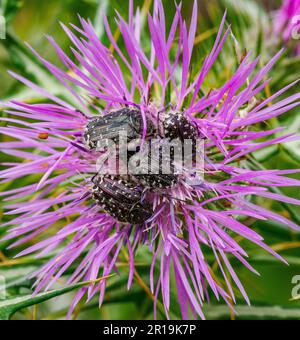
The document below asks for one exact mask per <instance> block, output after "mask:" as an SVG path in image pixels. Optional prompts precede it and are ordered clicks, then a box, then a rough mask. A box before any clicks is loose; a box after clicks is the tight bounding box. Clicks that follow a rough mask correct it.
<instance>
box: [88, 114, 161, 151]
mask: <svg viewBox="0 0 300 340" xmlns="http://www.w3.org/2000/svg"><path fill="white" fill-rule="evenodd" d="M143 128H144V122H143V118H142V113H141V111H140V110H138V109H136V108H127V107H126V108H123V109H121V110H118V111H114V112H110V113H108V114H107V115H105V116H102V117H97V118H93V119H92V120H91V121H90V122H89V123H88V124H87V126H86V129H85V132H84V136H83V137H84V142H85V145H86V146H87V147H88V148H89V149H90V150H95V149H96V148H97V147H98V146H99V143H101V142H102V141H106V140H112V141H113V142H114V143H118V142H119V137H120V133H122V132H125V133H126V134H127V142H130V141H132V140H135V139H138V138H141V136H142V133H143ZM154 131H155V129H154V125H153V124H152V122H151V121H150V120H149V119H147V135H152V134H154Z"/></svg>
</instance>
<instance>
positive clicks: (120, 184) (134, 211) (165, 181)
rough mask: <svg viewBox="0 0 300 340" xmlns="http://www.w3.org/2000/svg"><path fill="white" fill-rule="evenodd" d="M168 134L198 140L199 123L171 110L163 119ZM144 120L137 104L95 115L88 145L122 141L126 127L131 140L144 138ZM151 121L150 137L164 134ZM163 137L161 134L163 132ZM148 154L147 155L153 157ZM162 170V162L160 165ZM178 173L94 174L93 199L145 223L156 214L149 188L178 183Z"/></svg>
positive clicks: (124, 219) (109, 210) (126, 218)
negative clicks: (107, 141)
mask: <svg viewBox="0 0 300 340" xmlns="http://www.w3.org/2000/svg"><path fill="white" fill-rule="evenodd" d="M162 126H163V134H164V138H167V139H170V140H174V139H180V140H182V141H184V140H185V139H191V140H195V141H196V140H197V138H198V136H199V132H198V128H197V126H196V125H195V124H194V123H193V122H191V121H190V120H189V119H188V118H187V117H186V116H185V115H184V114H183V113H177V112H170V113H168V114H166V115H165V117H164V120H163V122H162ZM143 127H144V122H143V119H142V113H141V111H140V110H138V109H136V108H134V109H133V108H124V109H121V110H118V111H114V112H111V113H109V114H107V115H105V116H102V117H97V118H93V119H92V120H91V121H90V122H89V123H88V125H87V126H86V129H85V133H84V142H85V145H86V146H87V147H88V148H89V149H90V150H96V149H97V147H98V146H99V142H101V141H103V140H112V141H114V142H115V143H118V142H119V135H120V131H126V134H127V139H128V140H127V142H128V143H130V142H131V141H133V140H136V139H140V138H141V136H142V134H143ZM158 130H159V128H157V129H156V128H155V127H154V124H153V123H152V122H151V121H147V138H155V137H157V136H158V135H160V133H159V132H157V131H158ZM160 137H161V136H160ZM149 156H150V155H149V154H148V155H146V156H145V157H149ZM157 168H158V169H159V170H161V165H160V164H159V165H158V167H157ZM178 179H179V178H178V175H177V174H175V173H173V172H172V174H170V175H166V174H162V173H161V171H158V173H155V174H152V173H150V174H141V175H134V176H131V175H130V176H128V175H127V176H120V175H118V176H111V175H102V174H101V175H100V174H97V175H96V176H94V177H93V179H92V182H93V191H92V194H93V199H94V200H95V202H97V204H98V205H99V206H101V207H102V208H103V209H104V210H105V211H106V212H107V213H108V214H109V215H111V216H112V217H114V218H115V219H116V220H118V221H119V222H121V223H130V224H143V223H145V222H146V221H147V220H149V219H150V218H151V216H152V215H153V206H152V204H151V202H149V201H148V200H146V199H145V192H147V191H148V190H149V191H152V192H155V191H159V190H162V189H169V188H172V187H173V186H174V185H176V184H177V183H178Z"/></svg>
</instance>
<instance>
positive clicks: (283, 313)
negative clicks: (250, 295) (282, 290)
mask: <svg viewBox="0 0 300 340" xmlns="http://www.w3.org/2000/svg"><path fill="white" fill-rule="evenodd" d="M203 311H204V314H205V315H206V317H207V319H209V320H227V319H229V318H230V316H229V315H230V312H229V308H228V306H215V305H214V306H205V307H204V310H203ZM235 311H236V318H237V319H239V320H246V319H247V320H249V319H250V320H299V319H300V309H296V308H295V309H293V308H289V309H288V308H282V307H279V306H274V307H273V306H270V307H269V306H255V307H248V306H237V307H235Z"/></svg>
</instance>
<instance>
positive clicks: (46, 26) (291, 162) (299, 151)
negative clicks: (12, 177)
mask: <svg viewBox="0 0 300 340" xmlns="http://www.w3.org/2000/svg"><path fill="white" fill-rule="evenodd" d="M163 3H164V5H165V8H166V9H167V10H166V15H167V22H168V24H170V21H171V20H172V17H173V14H174V2H173V0H164V1H163ZM135 4H136V5H139V6H140V7H141V8H142V9H143V11H144V12H143V13H144V14H145V13H146V12H147V10H148V9H149V8H151V6H152V1H151V0H145V1H143V0H139V1H135ZM279 5H280V1H271V0H269V1H265V2H262V1H257V2H256V1H254V0H243V1H238V0H236V1H234V0H232V1H230V0H214V1H211V0H201V1H200V0H199V14H200V15H199V25H198V32H197V40H196V48H195V53H194V65H193V66H194V67H195V68H196V69H197V68H200V67H201V62H202V61H203V58H204V57H205V55H206V54H207V53H208V51H209V50H210V48H211V47H212V44H213V41H214V38H215V34H216V29H217V27H218V25H219V23H220V20H221V18H222V15H223V13H224V11H225V9H227V10H228V17H227V22H228V24H232V30H233V34H234V37H235V38H236V39H237V41H238V42H239V46H238V50H239V51H240V53H244V51H245V49H246V50H253V56H255V55H257V54H261V55H262V61H261V63H262V64H263V63H265V62H266V61H267V60H268V59H269V58H270V57H271V55H272V54H274V53H275V52H276V51H277V50H278V49H279V47H280V46H276V45H271V44H270V42H271V43H272V41H271V38H270V36H271V30H272V22H271V21H272V20H271V16H272V11H273V10H274V9H276V8H278V6H279ZM191 7H192V1H190V0H184V1H183V13H184V17H185V18H186V20H187V21H189V18H190V14H191ZM0 8H1V10H2V14H5V16H6V18H7V39H6V40H2V41H0V79H1V83H0V101H1V100H8V99H12V98H22V99H24V100H27V101H34V100H37V98H36V97H35V96H36V94H34V93H32V92H31V91H29V90H28V89H26V88H25V87H24V86H22V85H21V84H19V83H18V82H16V81H14V80H13V79H12V78H11V77H10V76H9V75H8V74H7V70H8V69H11V70H14V71H16V72H17V73H21V74H22V75H25V76H26V77H28V78H29V79H32V80H34V81H36V82H38V83H39V84H41V85H42V86H46V87H51V90H52V91H53V92H56V93H59V91H60V87H59V85H57V84H56V83H55V82H54V80H53V79H52V78H51V76H50V75H49V74H47V72H45V70H44V69H43V68H42V67H41V66H40V64H39V63H38V62H37V61H36V59H35V58H33V57H32V56H31V54H30V52H29V51H28V49H27V48H26V46H25V45H24V44H23V42H24V41H26V42H28V43H30V44H31V45H32V46H33V47H34V48H35V49H36V50H37V51H38V52H39V53H40V54H41V55H42V56H43V57H44V58H46V59H48V60H50V61H51V62H53V63H54V64H57V65H61V64H60V63H59V61H58V60H57V57H56V55H55V53H54V51H53V49H52V48H51V46H50V45H49V44H48V42H47V40H46V38H45V36H44V35H45V34H49V35H51V36H53V37H54V38H55V40H56V41H57V42H58V43H59V45H60V46H62V48H63V49H64V50H66V51H67V52H68V53H69V55H70V50H69V45H70V42H69V40H68V38H67V36H66V35H65V34H64V32H63V30H62V29H61V27H60V25H59V22H60V21H61V22H63V23H65V24H68V23H70V22H71V23H74V24H78V17H77V14H80V15H81V16H83V17H85V18H90V20H91V21H92V22H93V23H94V24H95V27H96V29H97V32H98V34H99V37H101V39H103V40H104V41H105V39H106V38H105V37H104V36H103V25H102V22H101V20H100V19H99V13H100V12H101V11H105V12H106V13H107V14H108V16H109V18H110V21H111V23H113V15H114V10H117V11H118V12H120V13H121V14H122V15H124V16H125V17H127V9H128V2H127V1H117V0H110V1H105V0H86V1H84V0H64V1H61V0H48V1H38V0H23V1H14V0H8V1H4V0H0ZM0 14H1V12H0ZM234 41H235V40H234V38H233V36H232V37H231V38H230V39H229V41H228V42H227V44H226V46H225V49H224V51H223V53H222V55H221V57H220V58H219V60H218V62H217V63H216V65H215V66H214V69H213V70H212V72H211V75H210V77H209V78H208V80H207V83H206V84H205V86H206V88H207V89H209V88H210V87H218V86H220V85H221V84H222V83H223V82H224V81H226V80H227V79H228V78H229V77H230V75H231V74H232V72H234V69H235V67H236V55H235V52H237V47H236V46H235V43H234ZM145 45H147V41H146V42H145ZM272 77H273V82H272V86H271V87H270V88H267V89H266V91H265V93H264V94H263V95H264V96H268V95H270V94H271V93H274V91H276V90H278V89H279V88H282V87H283V86H284V85H286V84H287V83H289V82H291V81H293V80H295V79H298V78H300V60H299V58H295V57H293V56H292V52H291V51H290V50H289V49H288V50H287V51H286V53H285V55H284V56H283V57H282V58H281V60H280V62H279V63H278V64H277V65H276V66H275V68H274V69H273V71H272ZM299 90H300V89H299V86H298V87H297V88H294V89H292V90H291V91H290V93H289V94H291V93H292V92H296V91H299ZM38 99H39V98H38ZM0 114H1V115H4V113H3V111H0ZM1 124H3V123H1ZM268 124H269V125H274V126H276V125H285V126H287V129H288V130H289V131H293V132H297V131H300V111H299V109H297V110H294V111H293V112H291V113H289V114H287V115H285V117H283V118H280V120H273V121H272V122H270V123H268ZM0 138H1V139H3V137H2V136H1V137H0ZM0 156H1V162H2V161H3V160H4V159H5V161H7V160H8V159H9V160H11V158H9V157H7V156H4V155H3V154H0ZM255 156H256V158H257V159H259V160H260V161H261V162H262V165H263V166H264V167H266V168H282V169H287V168H299V167H300V145H299V143H292V144H290V145H285V146H278V147H272V148H269V149H268V150H266V151H264V152H261V153H258V154H256V155H255ZM296 177H297V176H296ZM298 178H299V176H298ZM13 185H14V184H10V187H12V186H13ZM6 187H7V185H6ZM0 189H1V190H4V187H0ZM283 191H284V192H285V193H286V194H287V195H289V196H291V197H295V198H300V194H299V188H290V189H286V190H283ZM260 203H261V204H264V205H269V206H270V208H273V209H276V211H278V212H280V213H281V214H283V215H284V216H287V217H289V218H292V219H293V220H295V221H296V222H298V223H299V224H300V210H299V209H298V208H295V207H291V206H286V205H281V204H280V203H277V204H271V202H265V201H264V202H260ZM6 220H7V218H6V217H5V216H3V204H1V205H0V221H2V222H3V221H6ZM252 225H253V228H256V229H257V230H258V231H259V233H261V234H262V235H263V236H264V237H265V239H266V242H267V243H268V244H269V245H271V246H272V247H273V248H274V249H275V250H277V251H278V252H279V253H280V254H281V255H283V256H284V257H285V258H286V259H287V260H288V261H289V263H290V266H289V267H287V266H284V265H283V264H281V263H279V262H278V261H277V260H275V259H274V258H272V257H271V256H270V255H267V254H266V253H265V252H263V251H262V250H260V249H257V248H256V247H253V245H250V244H249V245H246V247H248V249H250V251H249V255H250V256H251V259H250V263H251V264H253V265H254V267H255V268H256V269H257V270H258V271H259V272H260V273H261V277H256V276H254V275H253V274H251V273H249V272H248V271H247V270H246V269H244V268H243V267H242V266H240V264H238V263H236V266H237V272H238V274H239V276H240V278H241V281H242V282H244V283H245V288H246V290H247V292H248V293H249V297H250V299H251V301H252V304H253V306H252V307H251V308H249V307H247V306H245V305H244V302H243V301H242V299H241V297H240V295H239V294H238V293H237V296H238V297H239V299H238V300H239V305H238V309H237V310H238V312H239V315H238V316H237V317H235V318H242V319H255V318H262V319H277V318H278V319H285V318H288V319H289V318H294V319H300V301H290V300H291V297H292V296H291V292H292V289H293V287H294V286H295V283H294V284H293V283H292V280H293V277H295V276H297V275H299V276H300V235H299V234H297V233H295V232H291V231H290V230H288V229H287V228H286V227H284V226H280V225H276V224H273V223H270V222H268V223H262V222H260V223H257V222H255V221H252ZM4 233H5V229H4V228H1V229H0V235H1V234H2V235H3V234H4ZM241 243H242V244H244V243H245V241H243V240H241ZM6 245H7V244H0V276H3V277H5V279H6V281H7V282H9V283H10V284H9V289H8V295H9V296H8V297H9V298H11V299H14V298H15V297H20V296H25V297H26V296H27V295H28V294H31V290H30V285H31V283H32V282H30V281H27V280H25V279H23V278H24V277H26V274H27V273H30V272H32V271H33V270H34V269H35V268H37V266H38V265H39V264H40V263H41V262H43V260H41V261H39V262H37V261H35V260H33V259H32V258H30V257H28V258H25V259H21V260H13V259H12V258H13V256H14V255H15V254H16V253H17V251H18V250H15V251H7V250H6V249H5V247H6ZM208 256H209V255H208ZM137 258H138V259H139V261H138V262H139V263H140V266H139V267H138V271H139V274H140V275H141V278H142V279H143V280H144V281H145V282H146V284H149V278H148V273H149V268H148V266H149V265H148V264H149V262H150V258H149V254H148V252H147V250H146V249H141V250H140V251H139V253H138V256H137ZM45 260H46V259H45ZM210 263H211V265H212V268H214V260H213V258H211V261H210ZM121 268H122V269H121V270H120V273H121V277H120V278H112V279H111V280H110V284H109V287H108V294H107V297H106V300H105V304H104V306H103V308H101V310H99V309H98V308H97V301H93V302H92V303H90V304H88V305H86V306H84V304H82V305H81V306H80V308H79V309H78V310H77V313H76V315H75V316H74V318H75V317H76V318H79V319H144V318H148V319H152V318H153V310H152V309H153V308H152V301H151V299H150V298H149V297H148V296H147V295H146V293H145V292H144V290H143V289H142V288H141V287H140V285H138V283H135V285H134V288H133V289H132V290H131V291H130V292H127V291H126V290H125V287H126V276H127V274H128V269H127V267H126V266H124V267H121ZM299 283H300V277H299ZM58 288H61V287H59V286H58ZM299 294H300V290H299ZM72 296H73V293H69V294H64V295H62V296H60V297H55V298H54V299H51V300H48V301H46V302H43V303H41V304H39V305H36V304H34V303H32V301H31V302H30V303H29V302H28V301H27V300H26V299H25V298H24V301H25V302H26V301H27V302H26V303H27V304H26V303H24V304H23V305H22V307H25V308H22V309H21V310H19V311H18V312H17V313H16V314H15V315H14V318H15V319H58V318H64V317H65V315H66V311H67V308H68V305H69V304H70V301H71V298H72ZM173 300H174V301H175V300H176V297H175V296H174V298H173ZM39 302H40V301H39ZM1 303H2V301H0V316H1ZM27 305H28V307H26V306H27ZM17 309H19V308H17ZM205 311H206V313H207V316H208V318H212V319H230V318H233V316H231V315H230V314H229V312H228V308H227V307H226V306H223V305H219V304H218V303H217V302H216V301H214V300H212V301H211V305H209V306H206V307H205ZM172 316H173V317H174V318H178V314H177V313H176V309H175V310H174V313H173V315H172ZM159 317H160V318H163V315H160V314H159Z"/></svg>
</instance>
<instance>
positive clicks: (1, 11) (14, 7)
mask: <svg viewBox="0 0 300 340" xmlns="http://www.w3.org/2000/svg"><path fill="white" fill-rule="evenodd" d="M21 6H22V2H21V1H20V0H0V15H3V16H4V17H5V19H6V22H7V23H9V22H10V21H11V20H12V19H13V17H14V16H15V15H16V13H17V12H18V10H19V8H20V7H21Z"/></svg>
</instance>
